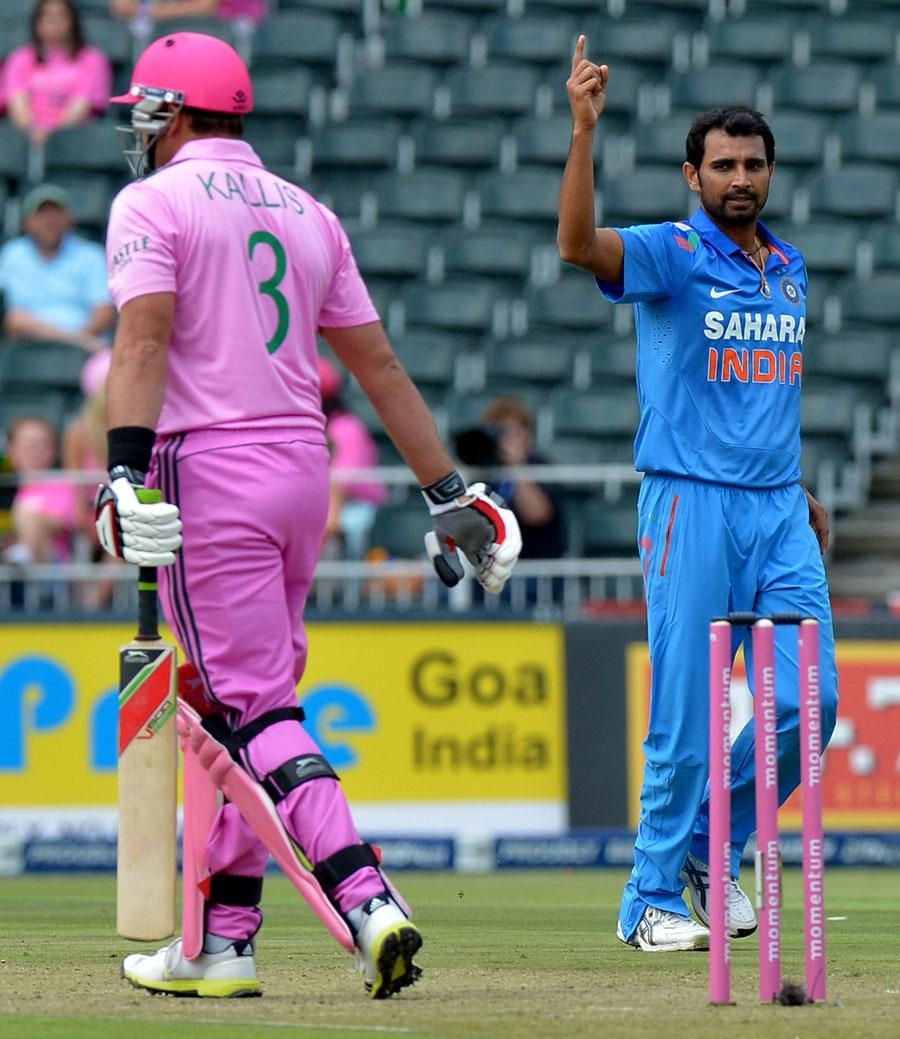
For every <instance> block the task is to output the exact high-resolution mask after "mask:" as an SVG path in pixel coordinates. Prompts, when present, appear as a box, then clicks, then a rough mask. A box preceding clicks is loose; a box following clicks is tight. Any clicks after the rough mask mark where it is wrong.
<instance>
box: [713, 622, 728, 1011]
mask: <svg viewBox="0 0 900 1039" xmlns="http://www.w3.org/2000/svg"><path fill="white" fill-rule="evenodd" d="M731 659H732V657H731V625H730V624H729V623H728V621H721V620H719V621H713V622H712V624H711V625H710V627H709V1001H710V1003H730V1002H731V963H730V958H729V940H728V885H729V883H730V881H731Z"/></svg>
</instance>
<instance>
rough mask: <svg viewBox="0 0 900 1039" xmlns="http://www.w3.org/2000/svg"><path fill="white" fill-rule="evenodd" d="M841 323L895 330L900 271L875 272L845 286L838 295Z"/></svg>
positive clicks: (898, 315) (899, 319) (898, 319)
mask: <svg viewBox="0 0 900 1039" xmlns="http://www.w3.org/2000/svg"><path fill="white" fill-rule="evenodd" d="M841 307H842V314H843V317H844V320H846V321H850V322H867V323H872V324H884V325H890V326H894V327H896V326H897V325H898V324H900V271H876V273H875V274H873V275H872V277H871V278H866V279H865V280H857V281H854V282H850V283H849V284H846V285H845V286H844V288H843V290H842V292H841Z"/></svg>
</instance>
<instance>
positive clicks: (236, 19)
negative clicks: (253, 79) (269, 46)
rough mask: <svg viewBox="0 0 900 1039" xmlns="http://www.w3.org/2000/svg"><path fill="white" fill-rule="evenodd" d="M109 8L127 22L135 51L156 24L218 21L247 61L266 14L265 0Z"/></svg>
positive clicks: (147, 0)
mask: <svg viewBox="0 0 900 1039" xmlns="http://www.w3.org/2000/svg"><path fill="white" fill-rule="evenodd" d="M109 9H110V11H111V12H112V14H114V15H115V16H116V18H121V19H122V20H124V21H127V22H128V27H129V28H130V29H131V32H132V35H133V36H134V40H135V47H136V49H143V48H144V47H145V46H146V45H147V44H148V43H149V42H150V40H151V38H152V37H153V35H154V28H155V27H156V25H158V24H160V23H162V24H163V25H165V23H166V22H171V21H175V20H177V19H179V18H217V19H219V20H220V21H223V22H227V23H228V26H229V28H230V29H231V35H232V42H233V43H234V45H235V47H236V48H237V50H238V51H239V52H240V53H241V54H242V56H243V57H244V58H245V60H247V58H248V55H249V51H250V42H251V40H252V38H253V34H254V32H255V31H256V26H257V25H258V24H259V23H260V22H261V21H262V20H263V19H264V18H265V17H266V15H267V14H268V13H269V3H268V0H109Z"/></svg>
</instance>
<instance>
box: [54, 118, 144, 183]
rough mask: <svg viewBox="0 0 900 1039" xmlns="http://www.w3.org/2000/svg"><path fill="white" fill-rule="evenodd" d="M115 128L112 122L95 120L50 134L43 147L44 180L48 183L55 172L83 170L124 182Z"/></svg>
mask: <svg viewBox="0 0 900 1039" xmlns="http://www.w3.org/2000/svg"><path fill="white" fill-rule="evenodd" d="M116 125H117V123H116V122H115V121H113V120H112V119H98V120H96V121H95V122H92V123H82V124H80V125H79V126H73V127H71V128H70V129H68V130H57V131H56V133H52V134H50V136H49V137H48V139H47V143H46V145H45V146H44V170H45V173H46V177H47V179H48V180H52V179H53V178H54V176H55V174H56V172H57V171H67V170H84V171H93V172H98V173H107V174H109V175H110V176H112V177H114V178H115V179H117V180H121V181H123V182H124V181H125V180H127V179H128V178H129V173H128V165H127V163H126V161H125V156H124V154H123V152H122V148H123V141H122V137H121V136H120V135H119V134H118V133H116Z"/></svg>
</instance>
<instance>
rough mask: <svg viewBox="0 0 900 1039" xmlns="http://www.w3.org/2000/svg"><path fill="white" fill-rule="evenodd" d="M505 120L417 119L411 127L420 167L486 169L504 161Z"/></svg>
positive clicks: (416, 162) (417, 163) (417, 161)
mask: <svg viewBox="0 0 900 1039" xmlns="http://www.w3.org/2000/svg"><path fill="white" fill-rule="evenodd" d="M505 132H506V129H505V124H504V122H503V120H502V119H491V118H488V117H484V118H478V119H465V118H463V119H449V120H447V121H446V122H436V121H435V120H434V119H428V118H423V119H416V120H413V121H412V122H411V124H410V126H409V136H410V139H411V140H412V143H413V154H414V161H415V164H416V166H431V165H438V166H454V167H457V168H459V167H463V168H483V167H486V166H496V165H497V164H498V163H499V161H500V146H501V143H502V141H503V135H504V133H505Z"/></svg>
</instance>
